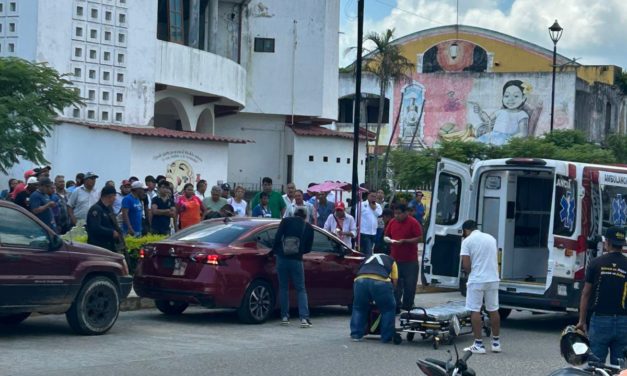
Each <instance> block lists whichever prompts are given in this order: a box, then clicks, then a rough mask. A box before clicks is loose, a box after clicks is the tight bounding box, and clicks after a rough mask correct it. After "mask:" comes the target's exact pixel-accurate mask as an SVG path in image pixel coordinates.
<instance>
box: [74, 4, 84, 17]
mask: <svg viewBox="0 0 627 376" xmlns="http://www.w3.org/2000/svg"><path fill="white" fill-rule="evenodd" d="M76 15H77V16H79V17H82V16H83V7H81V6H77V7H76Z"/></svg>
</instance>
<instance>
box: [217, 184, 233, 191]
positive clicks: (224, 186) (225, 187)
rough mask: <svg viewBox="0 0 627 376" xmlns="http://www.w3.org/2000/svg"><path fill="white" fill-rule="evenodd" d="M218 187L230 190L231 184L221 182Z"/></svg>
mask: <svg viewBox="0 0 627 376" xmlns="http://www.w3.org/2000/svg"><path fill="white" fill-rule="evenodd" d="M220 188H221V189H222V190H223V191H230V190H231V186H230V185H229V183H224V184H222V185H221V186H220Z"/></svg>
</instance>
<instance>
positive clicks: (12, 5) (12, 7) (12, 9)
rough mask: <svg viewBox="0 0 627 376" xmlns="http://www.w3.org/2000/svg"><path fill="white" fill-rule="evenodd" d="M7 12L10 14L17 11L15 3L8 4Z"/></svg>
mask: <svg viewBox="0 0 627 376" xmlns="http://www.w3.org/2000/svg"><path fill="white" fill-rule="evenodd" d="M9 10H10V11H11V12H15V11H16V10H17V4H16V3H15V1H12V2H10V3H9Z"/></svg>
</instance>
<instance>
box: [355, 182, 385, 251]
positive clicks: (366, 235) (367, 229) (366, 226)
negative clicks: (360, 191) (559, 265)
mask: <svg viewBox="0 0 627 376" xmlns="http://www.w3.org/2000/svg"><path fill="white" fill-rule="evenodd" d="M360 211H361V217H360V218H361V221H360V223H359V251H360V252H361V253H363V254H364V255H366V257H368V256H370V255H371V254H372V248H373V247H374V243H375V237H376V235H377V224H378V218H379V216H380V215H381V213H382V212H383V209H382V208H381V205H379V204H378V203H377V195H376V193H374V192H370V193H369V194H368V200H366V201H364V202H362V203H361V207H360Z"/></svg>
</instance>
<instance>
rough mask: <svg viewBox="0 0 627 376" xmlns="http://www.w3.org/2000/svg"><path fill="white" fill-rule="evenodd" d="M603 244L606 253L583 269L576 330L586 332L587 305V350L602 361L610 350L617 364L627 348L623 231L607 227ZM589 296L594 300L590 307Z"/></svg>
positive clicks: (626, 297) (626, 262) (626, 299)
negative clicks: (584, 278) (583, 276)
mask: <svg viewBox="0 0 627 376" xmlns="http://www.w3.org/2000/svg"><path fill="white" fill-rule="evenodd" d="M603 245H604V248H605V250H606V252H607V253H605V254H604V255H603V256H600V257H597V258H596V259H594V260H592V261H591V262H590V264H589V265H588V269H587V270H586V283H585V285H584V288H583V291H582V293H581V301H580V303H579V323H578V324H577V328H578V329H582V330H585V327H586V316H587V311H588V307H589V306H590V307H591V308H592V310H593V311H594V313H593V314H592V318H591V319H590V327H589V328H588V336H589V337H590V349H591V350H592V353H594V355H596V356H597V357H598V358H599V359H600V360H601V361H602V362H604V361H605V358H606V357H607V353H608V348H609V350H610V351H609V352H610V362H611V363H612V364H614V365H618V359H619V358H621V357H622V351H623V348H625V347H627V257H625V256H624V255H623V253H622V250H623V246H624V245H625V229H624V228H622V227H610V228H608V229H607V231H606V232H605V242H604V244H603ZM591 296H594V300H593V301H592V302H591V304H590V305H589V304H588V303H589V300H590V297H591Z"/></svg>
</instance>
